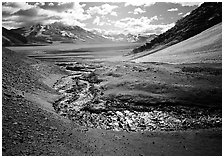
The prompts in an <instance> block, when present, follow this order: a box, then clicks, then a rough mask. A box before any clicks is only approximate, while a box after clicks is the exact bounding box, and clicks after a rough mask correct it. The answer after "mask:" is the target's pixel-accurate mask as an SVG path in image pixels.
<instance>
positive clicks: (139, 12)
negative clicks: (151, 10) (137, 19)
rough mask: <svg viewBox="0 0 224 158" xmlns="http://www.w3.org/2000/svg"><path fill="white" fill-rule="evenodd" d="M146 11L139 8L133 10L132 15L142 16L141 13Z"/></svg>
mask: <svg viewBox="0 0 224 158" xmlns="http://www.w3.org/2000/svg"><path fill="white" fill-rule="evenodd" d="M145 12H146V11H144V10H142V9H141V8H136V9H135V10H134V12H133V13H134V14H142V13H145Z"/></svg>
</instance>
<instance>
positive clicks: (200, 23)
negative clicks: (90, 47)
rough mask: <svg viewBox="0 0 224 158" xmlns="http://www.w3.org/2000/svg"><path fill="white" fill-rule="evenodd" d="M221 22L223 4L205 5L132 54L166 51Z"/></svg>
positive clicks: (210, 3)
mask: <svg viewBox="0 0 224 158" xmlns="http://www.w3.org/2000/svg"><path fill="white" fill-rule="evenodd" d="M220 22H222V2H206V3H203V4H201V6H199V7H198V8H196V9H195V10H193V11H192V12H191V13H190V14H189V15H188V16H186V17H184V18H182V19H180V20H178V21H177V22H176V24H175V26H174V27H172V28H171V29H169V30H168V31H166V32H165V33H163V34H160V35H159V36H158V37H156V38H154V39H153V40H151V41H150V42H148V43H146V44H144V45H143V46H140V47H138V48H136V49H134V50H133V51H132V53H134V54H135V53H139V52H142V51H146V50H148V51H149V50H153V49H155V50H156V49H157V50H161V49H164V48H166V47H168V46H171V45H174V44H176V43H179V42H181V41H184V40H186V39H188V38H190V37H193V36H195V35H197V34H199V33H201V32H202V31H204V30H206V29H208V28H210V27H212V26H214V25H216V24H218V23H220Z"/></svg>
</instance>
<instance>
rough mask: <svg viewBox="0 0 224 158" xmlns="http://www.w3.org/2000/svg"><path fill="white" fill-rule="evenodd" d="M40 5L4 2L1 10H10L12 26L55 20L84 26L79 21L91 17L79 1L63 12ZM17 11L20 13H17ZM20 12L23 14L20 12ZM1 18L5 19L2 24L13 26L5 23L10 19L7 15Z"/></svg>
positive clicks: (45, 22) (47, 22) (46, 22)
mask: <svg viewBox="0 0 224 158" xmlns="http://www.w3.org/2000/svg"><path fill="white" fill-rule="evenodd" d="M49 4H50V3H49ZM62 4H64V3H60V5H61V6H62ZM40 5H41V4H40V3H38V4H34V5H29V4H27V3H6V4H4V5H3V6H2V8H3V10H6V11H10V14H13V15H11V16H10V17H11V18H15V19H13V20H14V27H16V26H19V25H20V27H21V26H25V25H33V24H35V23H40V22H41V23H43V24H49V23H52V22H56V21H57V22H62V23H64V24H67V25H78V26H81V27H84V26H85V24H84V23H82V22H81V21H84V20H87V19H89V18H91V15H89V14H86V13H85V11H84V9H83V7H84V6H85V5H80V4H79V3H74V5H72V7H70V9H67V10H66V11H63V12H57V11H56V10H48V9H43V8H41V7H40ZM42 5H43V4H42ZM45 5H46V4H45ZM21 9H22V10H21ZM18 11H19V12H20V14H18V13H19V12H18ZM17 12H18V13H17ZM21 12H22V13H23V14H21ZM31 14H32V15H31ZM3 19H4V20H5V21H4V22H3V25H4V24H6V25H8V26H9V25H10V24H11V25H12V26H11V27H13V24H12V23H9V22H8V23H7V20H10V19H7V17H3ZM9 27H10V26H9Z"/></svg>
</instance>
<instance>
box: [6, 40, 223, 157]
mask: <svg viewBox="0 0 224 158" xmlns="http://www.w3.org/2000/svg"><path fill="white" fill-rule="evenodd" d="M133 47H136V44H132V45H130V44H129V45H127V44H123V45H122V44H120V45H109V44H108V45H102V46H100V45H88V46H84V45H79V46H74V45H70V47H68V44H62V45H55V46H38V47H9V49H11V50H13V51H16V52H12V51H10V50H8V49H5V48H3V87H2V88H3V108H2V109H3V112H2V114H3V131H2V132H3V137H2V138H3V139H2V146H3V155H221V150H222V148H221V146H222V139H221V138H222V130H221V125H222V116H221V106H222V105H221V102H222V95H221V94H222V89H221V87H222V81H221V79H222V67H221V63H194V64H188V63H186V64H175V65H174V64H168V63H159V62H148V63H134V62H133V61H126V59H127V58H126V57H125V56H123V55H124V54H127V53H128V52H129V51H130V50H131V49H132V48H133Z"/></svg>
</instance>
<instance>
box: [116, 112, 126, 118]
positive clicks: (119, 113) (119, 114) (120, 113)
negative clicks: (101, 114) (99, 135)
mask: <svg viewBox="0 0 224 158" xmlns="http://www.w3.org/2000/svg"><path fill="white" fill-rule="evenodd" d="M115 113H116V114H117V115H118V116H120V117H123V116H124V114H123V113H122V112H120V111H116V112H115Z"/></svg>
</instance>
